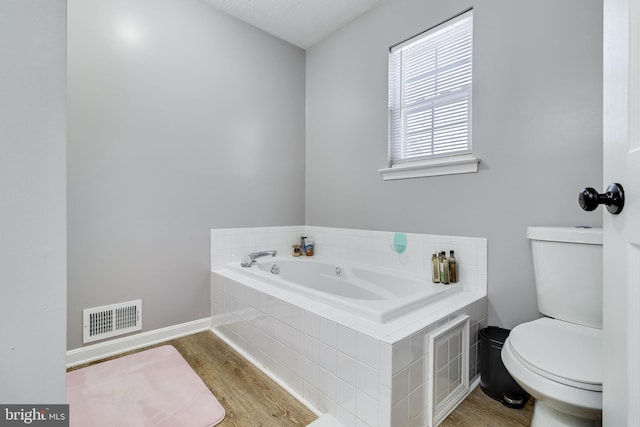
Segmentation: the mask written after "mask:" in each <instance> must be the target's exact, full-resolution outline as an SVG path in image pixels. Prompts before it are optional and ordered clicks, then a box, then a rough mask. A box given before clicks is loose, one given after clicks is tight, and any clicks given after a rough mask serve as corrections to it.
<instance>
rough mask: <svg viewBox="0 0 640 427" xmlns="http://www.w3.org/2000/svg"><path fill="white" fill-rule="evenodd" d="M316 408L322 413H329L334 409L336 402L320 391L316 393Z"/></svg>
mask: <svg viewBox="0 0 640 427" xmlns="http://www.w3.org/2000/svg"><path fill="white" fill-rule="evenodd" d="M318 410H319V411H320V412H321V413H323V414H331V413H334V412H335V410H336V402H335V400H333V399H331V398H330V397H329V396H327V395H325V394H324V393H323V392H322V391H320V393H318Z"/></svg>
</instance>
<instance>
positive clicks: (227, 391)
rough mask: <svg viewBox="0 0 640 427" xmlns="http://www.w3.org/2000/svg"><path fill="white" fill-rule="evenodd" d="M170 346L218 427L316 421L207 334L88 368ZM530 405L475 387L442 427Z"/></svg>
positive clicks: (523, 413)
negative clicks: (207, 399) (216, 407)
mask: <svg viewBox="0 0 640 427" xmlns="http://www.w3.org/2000/svg"><path fill="white" fill-rule="evenodd" d="M165 344H171V345H173V346H174V347H175V348H176V349H177V350H178V351H179V352H180V354H181V355H182V357H184V358H185V360H186V361H187V362H188V363H189V365H191V367H192V368H193V370H194V371H195V372H196V373H197V374H198V375H200V378H202V380H203V381H204V383H205V384H206V385H207V386H208V387H209V389H210V390H211V391H212V392H213V394H214V395H215V396H216V398H217V399H218V401H219V402H220V403H221V404H222V406H223V407H224V409H225V411H226V413H227V414H226V417H225V419H224V420H223V421H222V423H220V424H218V425H219V426H220V427H232V426H233V427H289V426H306V425H307V424H309V423H310V422H312V421H313V420H315V419H316V418H317V417H316V415H315V414H314V413H313V412H311V411H310V410H309V409H308V408H307V407H306V406H304V405H303V404H301V403H300V402H298V401H297V400H296V399H295V398H294V397H293V396H291V395H290V394H288V393H287V392H286V391H285V390H284V389H283V388H282V387H280V386H279V385H278V384H276V383H275V382H274V381H273V380H271V379H270V378H269V377H267V376H266V375H264V374H263V373H262V372H261V371H260V370H259V369H257V368H256V367H255V366H253V365H252V364H251V363H249V362H247V361H246V360H245V359H244V358H243V357H242V356H240V355H239V354H238V353H237V352H236V351H234V350H233V349H232V348H230V347H229V346H228V345H227V344H225V343H224V342H223V341H222V340H221V339H220V338H218V337H217V336H216V335H215V334H213V333H212V332H211V331H205V332H200V333H197V334H194V335H189V336H186V337H182V338H178V339H174V340H170V341H167V342H164V343H161V344H157V345H154V346H149V347H145V348H141V349H139V350H136V351H132V352H128V353H124V354H121V355H118V356H115V357H111V358H108V359H103V360H99V361H96V362H92V363H89V364H86V365H81V366H77V367H74V368H70V369H69V371H71V370H74V369H79V368H83V367H86V366H89V365H93V364H96V363H100V362H103V361H105V360H109V359H114V358H117V357H121V356H125V355H126V354H131V353H135V352H138V351H143V350H146V349H149V348H153V347H157V346H160V345H165ZM532 411H533V402H532V401H529V403H528V404H527V406H525V408H524V409H522V410H517V409H510V408H507V407H505V406H503V405H502V404H501V403H499V402H496V401H495V400H493V399H491V398H490V397H488V396H486V395H485V394H484V393H483V392H482V390H480V387H478V388H476V390H474V391H473V392H472V393H471V394H470V395H469V396H468V397H467V399H465V401H464V402H463V403H462V404H461V405H460V406H459V407H458V408H456V410H455V411H454V412H452V413H451V414H450V415H449V417H447V419H446V420H444V422H443V423H442V424H440V425H441V426H442V427H520V426H528V425H529V423H530V421H531V414H532Z"/></svg>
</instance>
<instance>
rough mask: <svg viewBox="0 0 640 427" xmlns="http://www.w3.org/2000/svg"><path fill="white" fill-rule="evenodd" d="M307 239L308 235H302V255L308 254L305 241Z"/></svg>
mask: <svg viewBox="0 0 640 427" xmlns="http://www.w3.org/2000/svg"><path fill="white" fill-rule="evenodd" d="M305 240H307V236H302V237H301V238H300V255H306V254H307V251H306V250H305V245H306V244H307V243H306V242H305Z"/></svg>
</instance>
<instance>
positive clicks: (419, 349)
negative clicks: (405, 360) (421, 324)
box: [409, 330, 425, 363]
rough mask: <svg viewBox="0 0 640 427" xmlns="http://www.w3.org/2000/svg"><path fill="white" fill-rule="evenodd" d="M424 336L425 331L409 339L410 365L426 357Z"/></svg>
mask: <svg viewBox="0 0 640 427" xmlns="http://www.w3.org/2000/svg"><path fill="white" fill-rule="evenodd" d="M424 336H425V335H424V331H423V330H420V331H418V332H417V333H415V334H413V335H411V338H410V339H409V350H410V357H409V363H413V362H415V361H416V360H418V359H420V358H422V357H423V356H424Z"/></svg>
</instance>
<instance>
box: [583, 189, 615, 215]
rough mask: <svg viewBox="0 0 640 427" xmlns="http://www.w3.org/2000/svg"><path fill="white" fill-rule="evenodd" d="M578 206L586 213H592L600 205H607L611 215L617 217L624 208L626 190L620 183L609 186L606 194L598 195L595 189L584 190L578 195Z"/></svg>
mask: <svg viewBox="0 0 640 427" xmlns="http://www.w3.org/2000/svg"><path fill="white" fill-rule="evenodd" d="M578 204H579V205H580V207H581V208H582V209H584V210H585V211H592V210H594V209H595V208H597V207H598V205H606V206H607V210H608V211H609V212H610V213H612V214H614V215H617V214H619V213H620V212H622V208H623V207H624V189H623V188H622V185H620V184H618V183H613V184H611V185H610V186H608V187H607V192H606V193H604V194H598V192H597V191H596V189H595V188H591V187H587V188H583V189H582V191H580V193H579V194H578Z"/></svg>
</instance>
